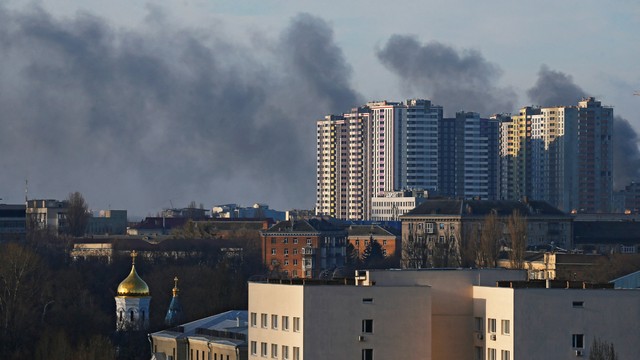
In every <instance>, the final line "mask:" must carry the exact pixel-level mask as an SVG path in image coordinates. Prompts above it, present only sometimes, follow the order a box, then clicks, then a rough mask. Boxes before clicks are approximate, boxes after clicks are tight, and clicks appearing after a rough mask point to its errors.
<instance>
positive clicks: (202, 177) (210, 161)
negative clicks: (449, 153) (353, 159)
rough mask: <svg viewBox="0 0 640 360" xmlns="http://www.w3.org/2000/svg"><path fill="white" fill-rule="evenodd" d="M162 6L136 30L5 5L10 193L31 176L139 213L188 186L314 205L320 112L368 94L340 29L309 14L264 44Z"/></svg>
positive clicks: (60, 190)
mask: <svg viewBox="0 0 640 360" xmlns="http://www.w3.org/2000/svg"><path fill="white" fill-rule="evenodd" d="M157 12H158V9H157V8H155V10H154V12H152V13H150V15H149V19H148V20H149V21H148V23H146V24H145V25H144V26H143V27H142V28H141V29H140V30H131V29H116V28H113V27H111V26H110V25H109V24H108V23H107V22H105V21H104V20H103V19H101V18H97V17H95V16H92V15H90V14H79V15H77V16H76V17H74V18H72V19H66V20H61V19H57V18H54V17H52V16H51V15H50V14H48V13H47V12H45V11H44V10H42V9H37V8H36V9H31V10H29V11H26V12H14V11H9V10H7V9H4V8H2V7H0V79H2V81H0V129H1V131H0V153H1V154H2V156H1V157H0V169H1V170H0V185H2V187H1V188H0V191H1V192H2V193H0V197H3V198H5V201H6V200H9V199H19V198H20V196H19V195H15V194H16V193H17V194H20V192H21V190H22V188H21V184H22V183H23V179H24V178H25V177H28V178H29V183H30V188H31V191H32V197H40V198H43V197H45V198H62V197H65V196H66V194H68V193H69V192H71V191H75V190H79V191H81V192H83V193H84V195H85V197H86V198H87V200H88V202H89V204H90V205H91V204H100V205H97V206H106V205H108V204H111V206H112V207H113V208H127V209H129V210H130V212H132V213H134V214H141V215H146V214H147V213H148V212H155V211H158V210H159V209H160V208H161V207H165V206H169V201H172V202H173V203H174V204H173V205H175V206H184V205H186V204H187V203H188V201H190V200H192V199H193V200H196V201H197V202H203V203H204V204H205V205H206V206H210V205H212V204H213V203H218V202H223V201H234V202H239V203H241V204H244V205H250V204H251V203H253V202H257V201H261V202H268V203H269V204H270V205H271V206H272V207H274V208H289V207H305V208H310V207H312V206H313V204H314V195H315V189H314V176H315V161H314V159H315V157H314V156H315V123H314V121H313V120H314V119H316V118H319V117H321V116H322V115H324V114H326V113H329V112H339V111H344V110H345V109H347V108H349V107H351V106H353V105H354V104H356V103H357V101H358V99H359V96H358V95H357V94H356V93H355V91H353V90H352V89H351V88H350V87H349V78H350V70H349V67H348V66H347V64H346V63H345V61H344V57H343V55H342V52H341V50H340V49H339V48H338V47H337V46H336V45H335V44H334V43H333V34H332V32H331V29H330V28H329V27H328V26H327V24H326V23H325V22H324V21H322V20H320V19H318V18H315V17H312V16H310V15H300V16H298V17H296V18H294V19H293V20H292V21H291V22H290V24H289V26H288V27H287V28H286V29H285V30H284V32H283V34H281V37H280V38H279V39H267V40H268V41H271V42H272V44H270V45H271V46H264V47H262V48H260V49H258V50H256V48H254V47H250V46H243V45H240V44H237V43H234V42H231V41H230V40H227V36H225V34H224V33H221V32H219V31H218V30H211V31H202V29H200V30H191V29H183V28H172V27H171V26H168V25H167V24H166V23H164V22H163V19H162V16H159V15H158V14H157ZM154 14H155V15H154ZM205 30H206V29H205ZM292 84H294V85H296V84H303V85H304V86H305V88H304V90H301V89H298V88H293V86H292ZM309 98H314V101H310V100H309ZM14 201H16V200H14Z"/></svg>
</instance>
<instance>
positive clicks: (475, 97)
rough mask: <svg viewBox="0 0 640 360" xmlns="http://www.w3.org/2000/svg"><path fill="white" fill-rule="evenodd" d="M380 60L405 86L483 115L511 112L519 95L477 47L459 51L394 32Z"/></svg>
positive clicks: (450, 106) (454, 107)
mask: <svg viewBox="0 0 640 360" xmlns="http://www.w3.org/2000/svg"><path fill="white" fill-rule="evenodd" d="M377 56H378V59H380V61H381V62H382V63H383V64H384V65H385V66H386V67H387V68H388V69H389V70H391V71H392V72H393V73H395V74H396V75H398V76H399V77H400V79H401V82H402V86H406V87H408V88H409V90H411V91H413V92H415V93H418V94H419V95H418V96H419V97H423V96H424V97H429V98H430V99H431V100H433V101H434V102H435V103H437V104H441V105H443V106H444V110H445V112H446V113H447V114H449V115H451V114H453V113H455V111H457V110H462V109H464V110H467V111H476V112H479V113H480V114H482V115H490V114H493V113H496V112H511V111H512V109H513V107H514V103H515V99H516V95H515V93H514V92H513V91H512V90H511V89H508V88H500V87H498V86H497V85H496V83H497V81H498V79H499V78H500V76H501V74H502V71H501V70H500V68H499V67H498V66H497V65H495V64H492V63H490V62H488V61H487V60H485V58H484V57H483V56H482V54H481V53H480V52H478V51H475V50H463V51H461V52H458V51H456V50H455V49H453V48H452V47H450V46H448V45H445V44H442V43H439V42H435V41H433V42H430V43H428V44H421V43H419V42H418V41H417V40H416V39H415V38H414V37H411V36H404V35H394V36H392V37H391V38H390V39H389V40H388V41H387V43H386V44H385V45H384V47H382V48H381V49H378V51H377Z"/></svg>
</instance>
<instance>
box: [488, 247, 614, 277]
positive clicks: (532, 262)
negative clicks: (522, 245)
mask: <svg viewBox="0 0 640 360" xmlns="http://www.w3.org/2000/svg"><path fill="white" fill-rule="evenodd" d="M601 258H602V256H601V255H593V254H586V255H585V254H566V253H557V252H535V253H532V252H530V253H527V256H526V257H525V260H524V269H525V270H527V274H528V278H529V279H530V280H546V279H550V280H570V281H574V280H580V281H591V277H592V276H593V271H594V269H595V267H596V263H597V261H598V260H600V259H601ZM498 267H504V268H506V269H510V268H511V261H510V260H509V259H501V260H498Z"/></svg>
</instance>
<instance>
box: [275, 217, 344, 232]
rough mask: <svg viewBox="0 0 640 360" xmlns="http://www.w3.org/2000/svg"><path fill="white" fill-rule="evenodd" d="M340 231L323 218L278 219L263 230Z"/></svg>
mask: <svg viewBox="0 0 640 360" xmlns="http://www.w3.org/2000/svg"><path fill="white" fill-rule="evenodd" d="M321 231H342V229H341V228H340V227H338V226H336V225H334V224H332V223H330V222H329V221H327V220H325V219H309V220H294V221H286V220H285V221H279V222H278V223H277V224H275V225H273V226H272V227H271V228H269V230H267V231H265V232H298V233H300V232H308V233H317V232H321Z"/></svg>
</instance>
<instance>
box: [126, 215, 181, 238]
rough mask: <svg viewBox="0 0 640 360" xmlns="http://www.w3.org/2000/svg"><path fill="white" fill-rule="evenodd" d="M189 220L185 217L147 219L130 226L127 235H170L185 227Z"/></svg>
mask: <svg viewBox="0 0 640 360" xmlns="http://www.w3.org/2000/svg"><path fill="white" fill-rule="evenodd" d="M187 221H189V219H188V218H184V217H146V218H144V220H142V221H141V222H139V223H137V224H134V225H132V226H129V228H128V229H127V235H143V236H152V237H154V236H160V235H169V234H170V233H171V230H173V229H174V228H180V227H183V226H184V225H185V224H186V223H187Z"/></svg>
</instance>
